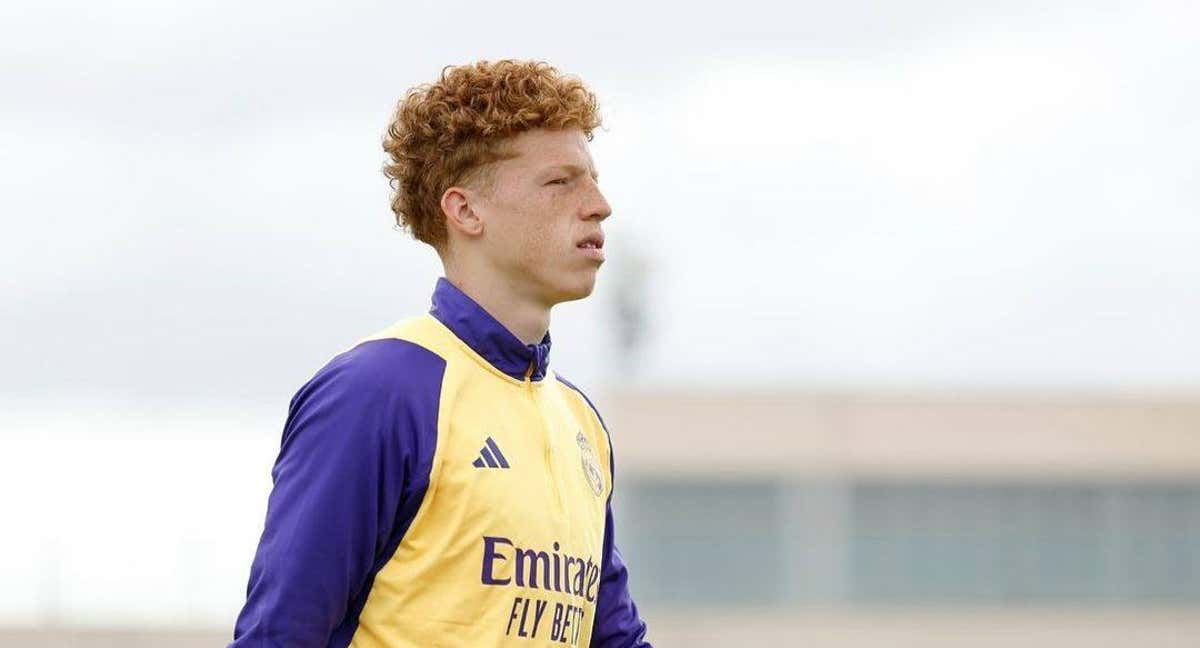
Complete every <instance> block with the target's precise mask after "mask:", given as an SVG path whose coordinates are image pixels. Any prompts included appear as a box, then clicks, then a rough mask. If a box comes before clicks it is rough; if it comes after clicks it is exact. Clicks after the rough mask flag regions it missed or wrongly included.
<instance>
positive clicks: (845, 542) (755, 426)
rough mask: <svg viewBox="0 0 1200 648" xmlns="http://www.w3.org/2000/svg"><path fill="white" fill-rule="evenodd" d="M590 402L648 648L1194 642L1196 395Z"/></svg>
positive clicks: (1198, 484)
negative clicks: (609, 454) (608, 457)
mask: <svg viewBox="0 0 1200 648" xmlns="http://www.w3.org/2000/svg"><path fill="white" fill-rule="evenodd" d="M600 396H601V398H599V399H598V403H597V404H598V405H599V407H600V409H601V411H602V412H605V417H606V421H607V423H608V425H609V428H610V430H611V431H612V434H613V437H614V445H615V447H616V450H617V457H616V463H617V485H616V488H617V491H616V493H617V494H616V496H615V499H614V505H615V506H616V507H617V510H618V517H617V523H618V529H617V533H618V538H619V541H620V545H621V547H622V550H623V553H624V554H625V557H626V559H627V561H628V563H629V564H630V565H631V586H632V588H633V592H634V595H635V597H636V599H637V600H638V602H639V605H640V606H641V607H642V611H643V613H644V615H645V616H646V617H647V618H648V620H649V621H650V623H651V627H652V631H651V632H652V635H651V638H652V639H653V640H654V641H655V642H656V645H658V646H660V647H662V648H665V647H669V646H688V647H692V648H704V647H708V646H714V647H715V646H733V645H787V646H792V645H795V646H828V647H830V648H840V647H843V646H845V647H850V646H963V645H971V646H1012V645H1026V646H1053V647H1054V648H1070V647H1073V646H1081V647H1082V646H1087V647H1088V648H1096V647H1098V646H1114V647H1115V646H1121V647H1127V646H1156V647H1157V646H1196V645H1200V639H1198V637H1200V398H1192V397H1179V398H1166V397H1149V396H1134V395H1126V396H1107V397H1093V396H1083V395H1060V396H1052V395H1036V394H1015V393H1014V394H989V393H977V394H908V395H901V394H861V393H860V394H840V395H839V394H832V395H814V394H800V393H784V392H780V393H757V394H733V393H727V392H711V393H684V392H670V393H663V392H659V393H652V392H637V393H619V392H618V393H609V394H601V395H600ZM235 603H240V601H238V602H235ZM232 622H233V619H232V618H230V619H229V624H230V625H231V624H232ZM67 625H68V626H69V625H70V623H69V620H67ZM229 632H230V627H220V628H211V629H205V628H199V629H190V630H188V631H186V632H185V631H178V632H175V631H171V630H169V629H167V630H162V629H159V630H156V631H155V632H154V633H150V634H147V633H145V632H141V633H139V632H125V631H120V632H118V631H114V630H105V631H86V630H79V629H64V628H42V629H24V630H13V629H9V630H0V645H5V646H9V645H11V646H31V647H35V646H60V645H71V646H81V647H82V646H117V645H120V646H135V647H136V646H181V647H182V646H201V645H210V646H212V645H223V642H224V641H226V640H227V638H228V635H229Z"/></svg>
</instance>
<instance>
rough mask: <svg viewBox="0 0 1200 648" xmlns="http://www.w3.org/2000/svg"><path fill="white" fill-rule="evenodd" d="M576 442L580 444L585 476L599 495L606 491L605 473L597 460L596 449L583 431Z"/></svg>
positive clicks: (594, 491) (577, 435)
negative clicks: (593, 448) (601, 470)
mask: <svg viewBox="0 0 1200 648" xmlns="http://www.w3.org/2000/svg"><path fill="white" fill-rule="evenodd" d="M575 442H576V443H578V444H579V454H580V457H581V461H580V463H581V464H582V465H583V478H584V479H586V480H587V483H588V485H589V486H591V487H592V492H593V493H595V494H596V496H597V497H599V496H600V493H603V492H604V474H603V473H602V472H600V462H599V461H597V460H596V451H595V450H592V444H591V443H589V442H588V440H587V437H585V436H583V432H579V433H578V434H576V436H575Z"/></svg>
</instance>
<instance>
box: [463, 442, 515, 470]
mask: <svg viewBox="0 0 1200 648" xmlns="http://www.w3.org/2000/svg"><path fill="white" fill-rule="evenodd" d="M471 465H472V466H475V467H476V468H508V467H509V466H508V459H507V458H505V456H504V453H503V452H500V446H498V445H496V442H495V441H494V440H492V437H488V438H487V441H485V442H484V444H483V448H482V449H480V450H479V458H478V459H476V460H475V461H474V462H472V463H471Z"/></svg>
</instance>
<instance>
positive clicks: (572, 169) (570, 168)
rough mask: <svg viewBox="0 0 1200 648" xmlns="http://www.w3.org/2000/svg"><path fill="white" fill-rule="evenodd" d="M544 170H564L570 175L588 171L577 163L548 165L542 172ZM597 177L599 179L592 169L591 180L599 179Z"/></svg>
mask: <svg viewBox="0 0 1200 648" xmlns="http://www.w3.org/2000/svg"><path fill="white" fill-rule="evenodd" d="M546 171H566V172H567V173H569V174H571V175H572V176H577V175H583V174H584V173H587V172H588V170H587V169H585V168H583V167H581V166H579V165H578V164H554V165H551V166H548V167H546V168H545V169H543V172H546ZM599 179H600V174H599V173H597V172H595V171H592V180H599Z"/></svg>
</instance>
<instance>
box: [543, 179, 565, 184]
mask: <svg viewBox="0 0 1200 648" xmlns="http://www.w3.org/2000/svg"><path fill="white" fill-rule="evenodd" d="M546 184H548V185H555V184H556V185H565V184H567V179H566V178H555V179H553V180H551V181H550V182H547V183H546Z"/></svg>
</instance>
